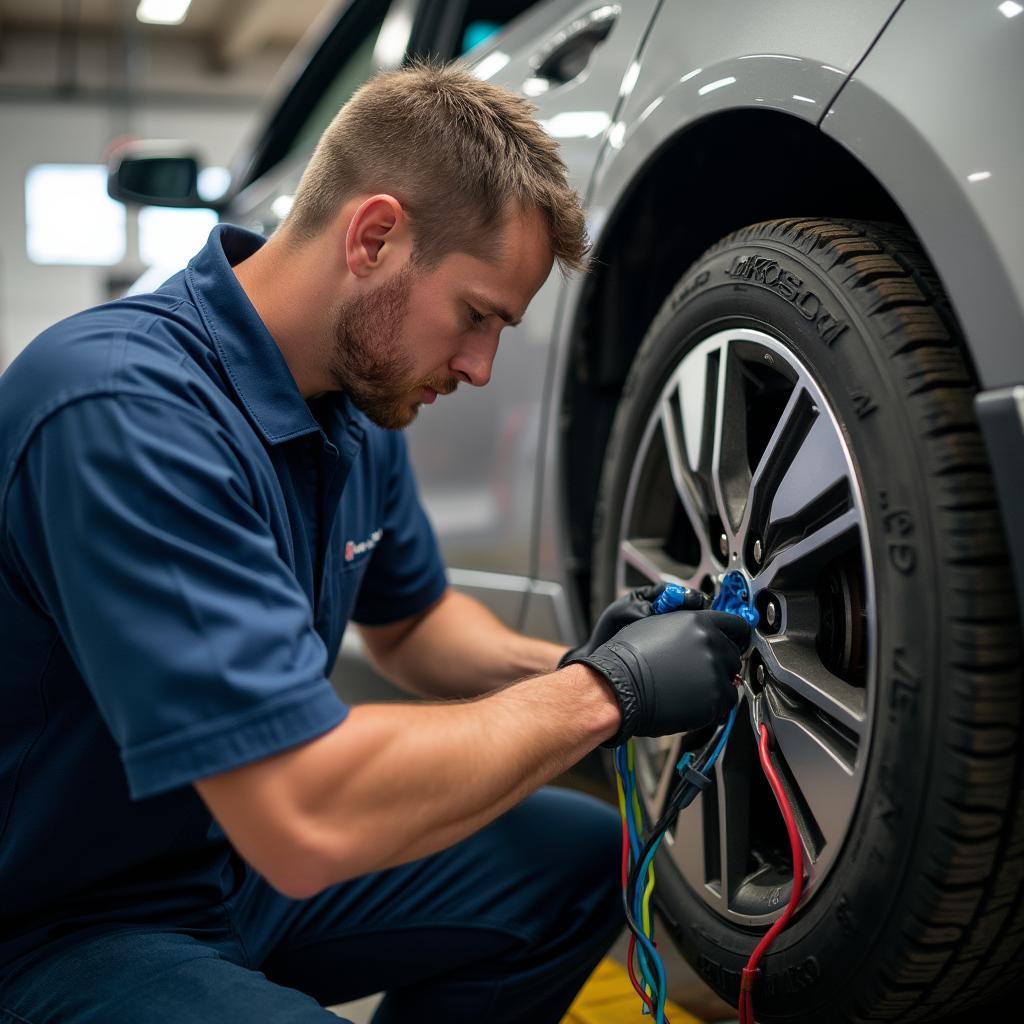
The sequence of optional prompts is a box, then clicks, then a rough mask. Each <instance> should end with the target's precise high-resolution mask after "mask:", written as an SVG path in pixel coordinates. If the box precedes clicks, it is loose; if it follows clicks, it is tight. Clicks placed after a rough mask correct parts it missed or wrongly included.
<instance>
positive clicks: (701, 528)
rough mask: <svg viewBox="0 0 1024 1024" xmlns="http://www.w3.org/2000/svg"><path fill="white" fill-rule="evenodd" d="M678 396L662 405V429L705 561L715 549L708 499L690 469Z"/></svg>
mask: <svg viewBox="0 0 1024 1024" xmlns="http://www.w3.org/2000/svg"><path fill="white" fill-rule="evenodd" d="M676 396H678V392H676V393H675V396H670V397H669V399H668V400H666V401H665V402H663V403H662V406H661V429H662V431H663V433H664V437H665V450H666V452H667V453H668V465H669V471H670V472H671V474H672V483H673V484H674V485H675V489H676V494H677V495H678V497H679V503H680V504H681V505H682V506H683V511H684V512H685V513H686V518H687V519H688V520H689V522H690V526H691V527H692V529H693V532H694V533H695V534H696V535H697V540H698V542H699V543H700V549H701V560H702V561H704V560H705V559H706V558H707V554H708V552H709V551H710V550H711V542H710V538H709V537H708V528H707V506H706V503H705V500H704V494H703V488H702V487H701V485H700V481H699V480H698V479H697V478H695V477H694V475H693V472H692V470H691V469H690V463H689V458H688V456H687V449H686V435H685V433H684V432H683V430H684V426H683V416H682V413H681V411H680V409H679V406H678V405H677V402H676Z"/></svg>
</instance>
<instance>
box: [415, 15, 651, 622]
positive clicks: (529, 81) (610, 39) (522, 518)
mask: <svg viewBox="0 0 1024 1024" xmlns="http://www.w3.org/2000/svg"><path fill="white" fill-rule="evenodd" d="M656 7H657V0H635V2H631V3H627V4H621V5H620V4H607V3H597V2H594V0H589V2H580V0H553V2H549V3H544V4H539V5H537V6H536V7H535V8H533V9H532V10H531V11H529V12H528V13H526V14H525V15H524V16H523V17H521V18H520V19H518V20H517V21H516V22H514V23H513V24H512V25H510V26H509V27H508V29H507V30H506V31H505V32H503V33H501V34H500V35H497V36H495V37H494V38H493V39H492V40H491V41H490V42H489V43H488V44H487V45H485V46H483V47H482V48H480V49H479V50H478V51H476V52H474V53H471V54H469V55H468V56H467V58H466V59H467V62H468V63H469V64H470V66H471V67H472V69H473V70H474V72H475V73H476V74H477V75H479V76H480V77H482V78H486V79H489V80H490V81H492V82H495V83H497V84H500V85H503V86H505V87H506V88H509V89H511V90H513V91H515V92H517V93H519V94H520V95H523V96H524V97H526V98H527V99H529V100H530V102H532V103H533V104H535V105H536V107H537V116H538V118H539V119H540V121H541V123H542V124H543V125H544V126H545V128H546V129H547V130H548V132H549V133H550V134H551V135H552V136H554V137H555V138H556V139H557V140H558V142H559V143H560V145H561V149H562V156H563V159H564V160H565V162H566V164H567V166H568V170H569V178H570V181H571V183H572V184H573V186H574V187H575V188H576V189H577V190H579V191H580V192H581V193H583V194H585V192H586V188H587V183H588V181H589V180H590V177H591V174H592V172H593V169H594V165H595V163H596V161H597V157H598V153H599V152H600V149H601V146H602V143H603V141H604V139H605V138H606V136H607V134H608V131H609V130H610V128H611V125H612V122H613V119H614V113H615V110H616V107H617V105H618V103H619V101H620V97H621V95H622V94H623V91H624V90H625V91H628V88H629V86H630V76H631V75H632V74H635V73H634V72H632V71H631V70H630V69H631V68H632V66H633V59H634V57H635V55H636V54H637V52H638V50H639V48H640V46H641V43H642V41H643V38H644V35H645V33H646V31H647V28H648V26H649V24H650V21H651V17H652V15H653V13H654V10H655V8H656ZM562 287H563V279H562V276H561V274H560V273H559V271H558V270H557V268H556V269H553V270H552V273H551V276H550V277H549V278H548V280H547V282H546V283H545V284H544V286H543V287H542V289H541V290H540V292H539V293H538V294H537V296H536V298H535V299H534V301H533V303H532V304H531V306H530V308H529V310H528V311H527V314H526V316H525V317H524V319H523V322H522V324H521V325H520V326H519V327H518V328H515V329H506V330H505V331H504V332H503V334H502V340H501V344H500V346H499V352H498V356H497V359H496V361H495V366H494V372H493V376H492V379H491V382H490V384H488V386H487V388H486V390H483V391H481V390H477V389H472V388H460V389H459V391H458V392H457V393H456V394H454V395H452V396H450V397H449V398H447V399H445V400H444V401H442V402H438V403H437V404H436V405H435V406H432V407H430V408H429V409H425V410H424V411H423V412H422V414H421V415H420V417H419V419H418V420H417V421H416V423H415V424H414V425H413V426H412V427H411V428H410V429H409V431H408V436H409V443H410V447H411V450H412V453H413V461H414V464H415V466H416V470H417V474H418V477H419V480H420V485H421V490H422V495H423V499H424V503H425V505H426V506H427V509H428V511H429V512H430V513H431V516H432V518H433V520H434V522H435V524H436V527H437V530H438V534H439V538H440V541H441V544H442V547H443V549H444V553H445V557H446V561H447V562H448V565H449V567H450V572H451V579H452V582H453V583H454V584H455V585H456V586H458V587H460V589H463V590H466V591H468V592H470V593H473V594H474V595H475V596H477V597H478V598H479V599H481V600H482V601H483V602H484V603H486V604H488V605H489V606H490V607H491V608H492V609H493V610H494V611H495V612H496V613H497V614H498V615H499V616H500V617H501V618H503V619H504V620H505V621H506V622H508V623H510V624H513V625H521V624H522V617H523V614H524V610H525V608H526V599H527V597H528V596H529V595H530V594H531V593H532V594H535V595H537V593H538V587H539V590H540V591H541V593H540V594H539V596H538V601H536V602H531V607H532V608H534V609H536V614H535V616H534V615H531V622H530V624H529V625H530V628H531V630H532V631H534V632H535V633H538V634H545V635H548V636H551V637H552V638H559V637H560V636H563V635H568V631H569V629H570V628H571V627H570V626H569V623H568V618H567V617H566V615H565V608H564V601H562V600H561V599H560V598H561V595H560V591H561V588H560V587H559V586H558V585H557V584H541V585H535V584H533V583H532V582H531V575H532V570H531V565H532V558H533V539H534V530H535V527H534V519H535V513H536V502H537V497H538V491H537V486H538V463H539V461H540V460H542V459H543V447H544V445H543V438H542V433H541V422H542V419H543V409H544V404H545V401H546V400H547V398H548V396H547V394H546V383H547V381H548V378H549V358H550V356H551V343H552V338H553V337H554V335H555V329H556V324H557V319H558V312H559V305H560V297H561V294H562Z"/></svg>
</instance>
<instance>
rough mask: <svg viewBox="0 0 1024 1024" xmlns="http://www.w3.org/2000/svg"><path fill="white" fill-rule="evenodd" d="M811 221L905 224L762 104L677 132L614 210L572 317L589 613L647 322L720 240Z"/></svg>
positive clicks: (568, 385)
mask: <svg viewBox="0 0 1024 1024" xmlns="http://www.w3.org/2000/svg"><path fill="white" fill-rule="evenodd" d="M758 152H767V153H770V159H769V160H768V161H766V163H765V165H762V164H761V163H760V162H759V161H757V160H755V159H754V158H753V157H752V154H757V153H758ZM804 215H806V216H827V217H851V218H857V219H861V220H885V221H889V222H891V223H898V224H906V219H905V218H904V217H903V214H902V213H901V211H900V209H899V207H898V206H897V205H896V204H895V202H894V201H893V199H892V197H891V196H890V195H889V193H888V192H887V191H886V190H885V189H884V188H883V187H882V185H881V184H880V183H879V182H878V181H877V180H876V179H875V178H874V176H873V175H872V174H871V173H870V172H869V171H868V170H867V169H866V168H865V167H864V166H863V165H862V164H861V163H860V162H858V161H857V160H856V159H855V158H854V157H853V156H852V155H851V154H850V153H849V152H848V151H847V150H846V149H844V148H843V147H842V146H841V145H840V144H839V143H838V142H836V141H834V140H833V139H831V138H829V137H828V136H826V135H824V134H822V133H821V132H820V131H819V130H818V128H817V127H816V126H815V125H814V124H812V123H810V122H808V121H806V120H803V119H801V118H798V117H794V116H792V115H790V114H786V113H781V112H778V111H772V110H758V109H738V110H737V109H734V110H727V111H723V112H721V113H718V114H715V115H712V116H710V117H707V118H705V119H703V120H701V121H699V122H697V123H695V124H692V125H689V126H687V127H686V128H685V129H683V130H680V131H678V132H677V133H675V134H674V135H672V136H670V137H668V138H667V139H666V140H665V142H664V143H663V144H662V145H661V146H660V148H658V149H657V150H656V151H654V152H653V153H652V154H651V156H650V158H649V159H648V161H647V163H646V164H645V165H644V166H643V167H642V169H641V171H640V173H638V174H636V175H635V176H634V177H633V179H632V180H631V182H630V185H629V187H628V189H626V190H624V191H623V193H622V194H621V195H620V196H619V197H618V199H617V201H616V204H615V206H614V208H613V209H612V210H611V211H610V212H609V215H608V217H607V219H606V220H605V221H604V224H603V227H602V228H601V231H600V234H599V236H598V237H597V238H596V240H595V246H594V252H593V266H592V269H591V272H590V274H589V275H588V277H587V279H586V280H585V281H584V282H583V284H582V287H581V293H580V296H581V297H580V300H579V302H578V303H577V304H576V307H575V310H574V313H573V316H574V319H573V322H572V324H571V327H570V331H569V341H568V344H569V358H568V360H567V362H566V367H567V368H566V373H565V377H564V380H563V382H562V393H561V397H560V405H561V410H560V411H561V417H560V421H561V423H562V425H563V426H562V435H561V437H560V445H561V448H562V452H561V454H562V459H561V464H562V465H563V466H564V467H565V471H566V472H565V475H564V479H563V481H562V487H563V488H564V503H563V505H562V507H563V509H564V510H565V515H566V528H567V537H568V540H569V545H570V553H571V564H572V565H573V567H574V572H573V577H574V578H573V584H574V586H575V587H576V590H577V593H576V596H577V597H578V598H579V607H580V608H586V607H588V591H589V583H590V547H591V530H592V523H593V516H594V508H595V503H596V499H597V490H598V485H599V480H600V474H601V467H602V463H603V460H604V454H605V449H606V447H607V443H608V435H609V432H610V430H611V425H612V421H613V419H614V416H615V411H616V409H617V407H618V403H619V398H620V396H621V393H622V388H623V385H624V383H625V380H626V375H627V374H628V371H629V367H630V365H631V364H632V361H633V357H634V355H635V354H636V351H637V349H638V348H639V346H640V342H641V341H642V339H643V336H644V334H645V332H646V330H647V327H648V325H649V324H650V322H651V320H652V319H653V318H654V316H655V314H656V313H657V311H658V309H659V308H660V306H661V304H662V302H663V301H664V299H665V297H666V296H667V295H668V294H669V292H670V291H671V289H672V287H673V286H674V285H675V283H676V282H677V281H678V279H679V278H680V277H681V275H682V274H683V273H684V272H685V270H686V268H687V267H689V266H690V265H691V264H692V263H693V262H694V261H695V260H697V259H698V258H699V257H700V256H701V254H702V253H703V252H704V251H705V250H706V249H707V248H708V247H709V246H710V245H712V244H713V243H714V242H716V241H717V240H718V239H719V238H722V237H723V236H725V235H727V234H728V233H729V232H731V231H733V230H736V229H737V228H740V227H743V226H745V225H747V224H752V223H755V222H757V221H762V220H769V219H772V218H776V217H787V216H804ZM665 225H669V228H668V229H666V228H665ZM576 410H579V411H580V413H581V414H580V415H576V414H575V412H576Z"/></svg>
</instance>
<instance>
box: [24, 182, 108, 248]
mask: <svg viewBox="0 0 1024 1024" xmlns="http://www.w3.org/2000/svg"><path fill="white" fill-rule="evenodd" d="M25 247H26V250H27V252H28V258H29V259H30V260H31V261H32V262H33V263H72V264H79V265H82V266H94V267H109V266H113V265H114V264H115V263H120V262H121V260H123V259H124V253H125V208H124V204H122V203H119V202H117V201H116V200H114V199H111V198H110V196H108V195H107V168H106V167H104V166H103V164H37V165H36V166H35V167H33V168H31V169H30V170H29V172H28V174H27V175H26V176H25Z"/></svg>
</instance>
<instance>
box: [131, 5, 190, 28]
mask: <svg viewBox="0 0 1024 1024" xmlns="http://www.w3.org/2000/svg"><path fill="white" fill-rule="evenodd" d="M191 3H192V0H139V6H138V8H137V9H136V11H135V17H136V18H138V19H139V21H144V22H146V24H148V25H180V24H181V23H182V22H183V21H184V20H185V15H186V14H188V8H189V5H190V4H191Z"/></svg>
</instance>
